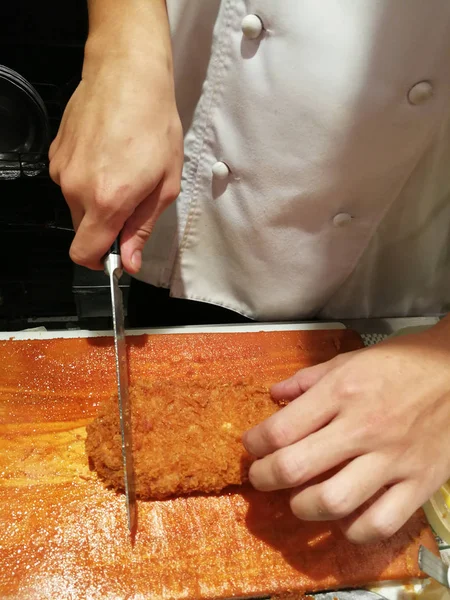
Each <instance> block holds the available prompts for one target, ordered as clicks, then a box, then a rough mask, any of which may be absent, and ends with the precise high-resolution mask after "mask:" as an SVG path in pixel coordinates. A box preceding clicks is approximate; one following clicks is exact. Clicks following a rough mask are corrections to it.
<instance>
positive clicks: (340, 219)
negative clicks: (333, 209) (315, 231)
mask: <svg viewBox="0 0 450 600" xmlns="http://www.w3.org/2000/svg"><path fill="white" fill-rule="evenodd" d="M351 220H352V216H351V215H349V214H348V213H339V214H338V215H336V216H335V217H334V218H333V225H334V226H335V227H344V225H348V224H349V223H350V222H351Z"/></svg>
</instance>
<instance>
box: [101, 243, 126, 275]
mask: <svg viewBox="0 0 450 600" xmlns="http://www.w3.org/2000/svg"><path fill="white" fill-rule="evenodd" d="M104 264H105V272H106V274H107V275H108V276H109V275H111V273H114V274H115V275H116V276H117V278H118V279H120V278H121V277H122V273H123V267H122V259H121V256H120V240H119V236H117V237H116V239H115V240H114V242H113V243H112V244H111V247H110V249H109V250H108V252H107V253H106V256H105V259H104Z"/></svg>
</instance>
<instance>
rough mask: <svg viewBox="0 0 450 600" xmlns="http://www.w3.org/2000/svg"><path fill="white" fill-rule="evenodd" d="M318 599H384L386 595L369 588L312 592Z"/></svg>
mask: <svg viewBox="0 0 450 600" xmlns="http://www.w3.org/2000/svg"><path fill="white" fill-rule="evenodd" d="M312 595H313V596H314V598H315V599H316V600H383V598H384V596H381V595H380V594H376V593H375V592H369V591H368V590H342V591H339V590H338V591H336V592H322V593H320V594H312Z"/></svg>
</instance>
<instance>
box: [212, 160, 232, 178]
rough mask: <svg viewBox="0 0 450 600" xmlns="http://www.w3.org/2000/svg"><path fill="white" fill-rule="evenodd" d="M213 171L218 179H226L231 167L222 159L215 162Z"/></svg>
mask: <svg viewBox="0 0 450 600" xmlns="http://www.w3.org/2000/svg"><path fill="white" fill-rule="evenodd" d="M212 173H213V175H214V177H216V178H217V179H226V178H227V177H228V175H229V174H230V168H229V167H228V165H227V164H226V163H224V162H222V161H221V160H219V161H217V162H216V163H214V164H213V167H212Z"/></svg>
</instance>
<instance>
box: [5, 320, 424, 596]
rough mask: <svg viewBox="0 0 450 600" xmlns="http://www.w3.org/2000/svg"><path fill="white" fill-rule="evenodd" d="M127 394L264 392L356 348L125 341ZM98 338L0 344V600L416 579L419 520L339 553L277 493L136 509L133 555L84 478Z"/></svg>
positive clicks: (345, 336) (118, 523)
mask: <svg viewBox="0 0 450 600" xmlns="http://www.w3.org/2000/svg"><path fill="white" fill-rule="evenodd" d="M129 342H130V343H129V366H130V379H131V383H133V381H136V380H138V379H141V378H148V379H153V380H156V379H162V378H164V377H167V376H168V375H170V377H171V378H173V377H174V376H175V375H176V376H177V377H180V378H183V379H187V378H193V377H195V376H196V374H199V373H201V374H202V376H206V377H208V378H211V379H212V380H217V381H228V382H234V381H240V380H248V379H249V378H251V379H252V380H253V381H254V382H255V383H262V384H267V383H272V382H275V381H277V380H280V379H282V378H284V377H286V376H288V375H290V374H292V373H293V372H295V371H296V370H297V369H299V368H302V367H305V366H308V365H311V364H315V363H318V362H322V361H324V360H327V359H329V358H331V357H333V356H334V355H336V353H337V352H341V351H348V350H352V349H355V348H358V347H360V346H361V342H360V339H359V338H358V336H357V335H356V334H354V333H352V332H348V331H339V330H337V331H328V332H323V331H311V332H298V331H290V332H270V333H262V332H259V333H230V334H183V335H178V334H176V335H162V336H141V337H138V338H129ZM114 390H115V374H114V354H113V347H112V344H111V340H110V339H107V338H88V339H70V340H68V339H65V340H64V339H55V340H49V341H8V342H2V343H0V597H1V598H2V599H8V600H28V599H32V600H41V599H42V600H50V599H52V600H53V599H55V600H56V599H57V600H64V599H68V600H69V599H70V600H81V599H89V600H97V599H110V598H111V599H114V600H122V599H123V600H125V599H133V600H144V599H151V600H178V599H179V598H186V599H191V600H194V599H209V598H230V597H238V596H258V595H264V594H271V593H276V594H283V593H284V592H287V591H289V590H308V591H313V590H317V589H326V588H336V587H342V586H358V585H361V584H364V583H368V582H372V581H380V580H385V579H400V580H404V579H408V578H410V577H416V576H419V575H420V573H419V570H418V568H417V551H418V544H419V543H423V544H425V545H426V546H428V547H429V548H432V549H435V543H434V540H433V537H432V534H431V532H430V530H429V528H428V526H427V525H426V523H425V520H424V516H423V514H422V513H421V512H419V513H417V514H416V515H415V516H414V517H413V518H412V519H411V520H410V522H409V523H408V524H407V526H405V527H404V528H403V530H402V531H401V532H399V533H398V534H397V535H396V536H394V537H393V538H392V539H391V540H389V542H384V543H381V544H374V545H371V546H367V547H364V548H361V547H356V546H352V545H351V544H349V543H348V542H346V540H345V539H343V537H342V535H341V534H340V531H339V528H338V526H337V525H336V524H330V523H302V522H300V521H298V520H296V519H295V518H294V517H293V516H292V514H291V513H290V511H289V506H288V493H287V492H281V493H272V494H261V493H257V492H255V491H253V490H250V489H248V488H247V489H241V490H239V491H236V492H229V493H226V494H223V495H221V496H210V497H206V496H197V497H190V498H179V499H175V500H168V501H163V502H140V503H139V526H138V533H137V536H136V542H135V545H134V547H132V546H131V544H130V540H129V537H128V531H127V528H126V520H125V505H124V498H123V496H122V495H117V494H115V493H114V492H113V491H111V490H106V489H105V488H104V487H103V485H102V484H101V482H99V481H98V479H97V477H96V475H95V474H94V473H92V472H91V471H90V470H89V467H88V463H87V459H86V454H85V448H84V439H85V426H86V424H87V423H89V422H90V421H91V420H92V419H93V417H94V416H95V414H96V410H97V406H98V404H99V402H100V401H101V400H102V399H103V398H105V397H107V396H109V395H110V394H111V393H114Z"/></svg>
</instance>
